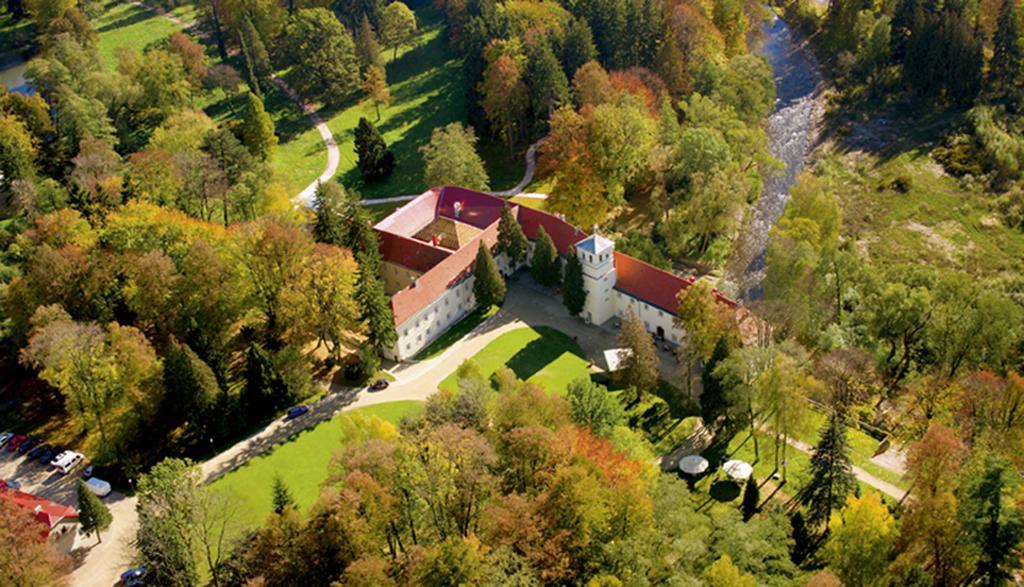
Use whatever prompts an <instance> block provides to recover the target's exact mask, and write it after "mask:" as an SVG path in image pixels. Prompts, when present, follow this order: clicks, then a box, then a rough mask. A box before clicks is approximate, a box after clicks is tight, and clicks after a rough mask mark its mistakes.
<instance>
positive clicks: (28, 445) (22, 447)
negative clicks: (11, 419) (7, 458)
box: [18, 438, 39, 455]
mask: <svg viewBox="0 0 1024 587" xmlns="http://www.w3.org/2000/svg"><path fill="white" fill-rule="evenodd" d="M37 444H39V441H38V440H36V439H35V438H26V439H25V441H24V442H22V443H21V444H19V445H18V454H19V455H23V454H25V453H27V452H28V451H29V450H31V449H32V447H33V446H36V445H37Z"/></svg>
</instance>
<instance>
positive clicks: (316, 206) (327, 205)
mask: <svg viewBox="0 0 1024 587" xmlns="http://www.w3.org/2000/svg"><path fill="white" fill-rule="evenodd" d="M347 200H348V194H346V193H345V188H344V187H343V186H342V185H341V184H340V183H337V182H334V181H331V182H327V183H317V186H316V191H315V192H313V213H314V222H313V238H314V239H315V240H316V242H318V243H327V244H329V245H335V246H341V245H343V244H344V242H345V226H344V224H343V218H342V212H343V210H342V209H343V208H344V206H345V205H347V204H348V201H347Z"/></svg>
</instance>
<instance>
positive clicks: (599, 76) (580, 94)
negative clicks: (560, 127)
mask: <svg viewBox="0 0 1024 587" xmlns="http://www.w3.org/2000/svg"><path fill="white" fill-rule="evenodd" d="M572 91H573V94H574V95H575V96H576V103H577V104H579V105H580V107H581V108H582V107H583V106H587V105H590V106H598V105H600V104H604V103H605V102H610V101H611V100H612V99H613V98H614V97H615V88H613V87H612V82H611V79H610V78H609V77H608V72H607V71H605V69H604V68H603V67H601V64H600V63H598V62H596V61H588V62H586V63H584V64H583V65H582V66H580V68H579V69H577V70H576V74H575V75H573V76H572ZM552 126H554V122H552Z"/></svg>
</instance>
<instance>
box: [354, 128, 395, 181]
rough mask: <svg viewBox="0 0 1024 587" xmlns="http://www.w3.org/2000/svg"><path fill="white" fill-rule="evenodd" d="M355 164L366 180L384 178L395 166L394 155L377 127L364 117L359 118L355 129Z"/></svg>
mask: <svg viewBox="0 0 1024 587" xmlns="http://www.w3.org/2000/svg"><path fill="white" fill-rule="evenodd" d="M355 145H356V156H358V157H359V159H358V161H357V162H356V165H357V166H358V167H359V173H360V174H361V175H362V176H363V179H365V180H366V181H375V180H379V179H384V178H385V177H387V176H388V175H390V174H391V171H392V170H394V168H395V155H394V153H392V152H391V150H390V149H388V146H387V144H385V143H384V137H382V136H381V135H380V132H379V131H378V130H377V127H375V126H374V125H373V123H372V122H370V121H369V120H366V119H365V118H360V119H359V124H358V126H356V131H355Z"/></svg>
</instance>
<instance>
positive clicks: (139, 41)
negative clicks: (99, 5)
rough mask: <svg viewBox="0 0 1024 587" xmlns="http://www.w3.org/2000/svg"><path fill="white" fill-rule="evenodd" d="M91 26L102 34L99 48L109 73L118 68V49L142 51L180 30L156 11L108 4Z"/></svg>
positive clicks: (125, 3)
mask: <svg viewBox="0 0 1024 587" xmlns="http://www.w3.org/2000/svg"><path fill="white" fill-rule="evenodd" d="M92 24H93V26H94V27H96V31H97V32H98V33H99V40H98V41H97V43H96V48H97V49H98V50H99V54H100V61H101V62H102V63H103V67H105V68H106V69H109V70H113V69H115V68H116V67H117V57H116V55H115V50H116V49H117V48H118V47H130V48H132V49H136V50H138V51H140V52H141V51H142V50H144V49H145V48H146V47H147V46H149V45H151V44H153V43H156V42H159V41H162V40H164V39H166V38H167V37H168V36H170V35H171V33H174V32H176V31H180V30H181V27H179V26H178V25H176V24H174V23H173V22H171V21H169V20H167V19H166V18H163V17H161V16H159V15H157V14H156V13H155V12H151V11H149V10H146V9H144V8H141V7H139V6H137V5H135V4H130V3H128V2H111V3H108V4H107V5H106V10H105V11H104V13H103V14H101V15H100V16H99V17H98V18H95V19H93V21H92Z"/></svg>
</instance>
